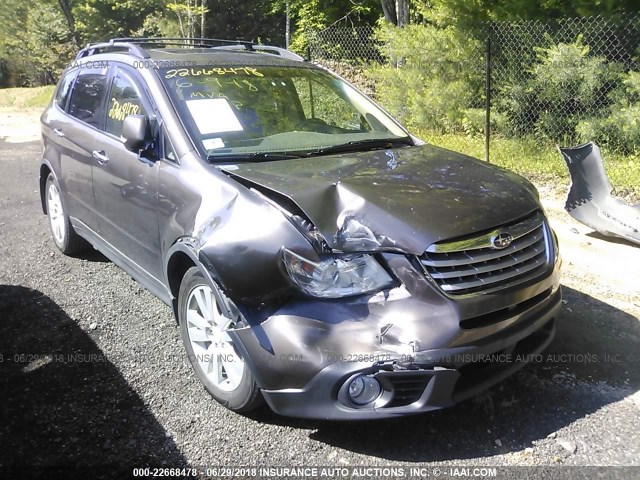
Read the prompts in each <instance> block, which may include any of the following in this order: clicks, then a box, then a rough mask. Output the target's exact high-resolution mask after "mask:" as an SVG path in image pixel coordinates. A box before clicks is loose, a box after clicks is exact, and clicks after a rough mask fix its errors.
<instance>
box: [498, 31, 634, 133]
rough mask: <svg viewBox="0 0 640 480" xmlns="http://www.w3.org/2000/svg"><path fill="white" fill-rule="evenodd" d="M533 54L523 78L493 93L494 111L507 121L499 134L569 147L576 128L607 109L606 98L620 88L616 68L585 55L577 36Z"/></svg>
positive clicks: (587, 49) (601, 58)
mask: <svg viewBox="0 0 640 480" xmlns="http://www.w3.org/2000/svg"><path fill="white" fill-rule="evenodd" d="M548 40H549V41H550V39H548ZM536 52H537V62H536V63H534V64H533V65H532V66H531V68H530V69H529V70H528V71H527V72H526V73H527V75H526V76H524V79H523V80H522V81H520V82H517V81H511V82H510V83H509V84H507V85H506V86H505V87H504V88H502V89H501V90H500V91H499V93H498V98H497V104H498V109H499V111H501V112H503V113H504V114H505V115H506V117H507V119H508V120H507V129H506V131H505V132H504V133H506V134H508V135H522V134H527V133H535V134H536V135H537V136H538V137H544V138H548V139H551V140H554V141H559V140H563V141H565V142H572V141H574V140H575V139H576V127H577V126H578V124H580V122H582V121H584V120H585V119H588V118H592V117H594V116H597V115H598V113H599V112H601V111H602V109H603V108H606V107H607V106H608V105H609V104H610V99H609V98H608V96H607V94H608V93H609V92H610V91H611V90H612V89H614V88H615V87H616V85H617V84H618V83H619V77H620V73H621V67H620V66H619V65H618V64H616V63H613V62H608V61H607V60H606V59H605V58H603V57H598V56H593V55H590V48H589V46H588V45H584V44H583V41H582V37H581V36H578V37H577V39H576V41H575V42H573V43H558V44H555V45H551V46H550V47H548V48H542V47H538V48H536Z"/></svg>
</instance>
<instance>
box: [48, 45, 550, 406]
mask: <svg viewBox="0 0 640 480" xmlns="http://www.w3.org/2000/svg"><path fill="white" fill-rule="evenodd" d="M42 135H43V142H44V149H43V155H42V164H41V167H40V189H41V197H42V207H43V209H44V212H45V213H46V214H47V215H48V217H49V221H50V222H49V223H50V226H51V233H52V236H53V241H54V242H55V243H56V245H57V246H58V248H59V249H60V250H61V251H62V252H63V253H65V254H70V255H72V254H77V253H78V252H80V251H81V250H82V249H83V248H85V247H87V246H88V245H92V246H93V247H94V248H96V249H98V250H99V251H101V252H102V253H103V254H104V255H105V256H107V257H108V258H109V259H111V260H112V261H113V262H114V263H115V264H117V265H118V266H120V267H121V268H123V269H124V270H125V271H126V272H127V273H129V274H130V275H131V276H132V277H134V278H135V279H136V280H137V281H139V282H140V283H141V284H142V285H144V286H145V287H146V288H147V289H149V290H150V291H151V292H152V293H153V294H155V295H156V296H157V297H158V298H160V299H161V300H162V301H164V302H165V303H167V304H168V305H170V306H172V307H173V310H174V312H175V315H176V318H177V321H178V323H179V325H180V329H181V335H182V338H183V340H184V344H185V348H186V352H187V356H188V358H189V360H190V362H191V364H192V365H193V368H194V371H195V373H196V375H197V376H198V378H199V379H200V381H201V382H202V383H203V385H204V386H205V387H206V389H207V390H208V392H209V393H210V394H211V395H212V396H213V397H214V398H215V399H216V400H217V401H218V402H220V403H222V404H223V405H225V406H226V407H228V408H230V409H232V410H234V411H238V412H245V411H248V410H251V409H254V408H256V407H258V406H259V405H260V404H261V403H262V402H263V401H266V403H267V404H268V405H269V406H270V407H271V408H272V409H273V410H274V411H275V412H278V413H280V414H283V415H290V416H295V417H309V418H324V419H374V418H383V417H392V416H398V415H406V414H413V413H419V412H425V411H429V410H434V409H438V408H443V407H447V406H449V405H452V404H454V403H456V402H458V401H461V400H463V399H465V398H468V397H470V396H472V395H474V394H476V393H477V392H479V391H481V390H483V389H485V388H487V387H489V386H490V385H492V384H495V383H496V382H498V381H500V380H502V379H504V378H505V377H506V376H508V375H510V374H511V373H513V372H514V371H516V370H517V369H519V368H520V367H522V366H523V365H525V364H526V363H527V361H528V360H530V359H531V358H532V357H533V356H534V355H536V354H538V353H539V352H540V351H541V350H542V349H544V348H545V347H546V346H547V345H548V344H549V342H550V341H551V339H552V337H553V334H554V316H555V315H556V313H557V311H558V308H559V306H560V303H561V293H560V288H559V266H560V261H559V258H558V246H557V243H556V239H555V235H554V234H553V232H552V230H551V229H550V228H549V224H548V222H547V220H546V218H545V214H544V212H543V209H542V207H541V205H540V202H539V199H538V194H537V192H536V190H535V188H534V187H533V186H532V185H531V184H530V183H529V182H528V181H527V180H525V179H523V178H521V177H519V176H518V175H515V174H513V173H511V172H509V171H506V170H504V169H502V168H498V167H495V166H492V165H489V164H487V163H485V162H481V161H479V160H476V159H474V158H470V157H467V156H464V155H461V154H458V153H455V152H452V151H449V150H445V149H442V148H438V147H436V146H433V145H427V144H424V142H422V141H420V140H418V139H417V138H415V137H413V136H412V135H410V134H409V132H407V130H406V129H405V128H404V127H402V125H400V124H399V123H398V122H397V121H395V120H394V119H393V118H391V116H389V114H387V113H386V112H385V111H384V110H383V109H382V108H380V107H379V106H378V105H376V104H375V103H374V102H373V101H372V100H371V99H369V98H367V97H366V96H365V95H363V94H362V93H360V92H359V91H358V90H357V89H355V88H354V87H353V86H352V85H350V84H349V83H348V82H346V81H344V80H343V79H341V78H340V77H338V76H336V75H335V74H333V73H331V72H329V71H327V70H325V69H323V68H320V67H318V66H316V65H313V64H310V63H308V62H306V61H304V60H303V59H302V58H301V57H299V56H297V55H295V54H294V53H292V52H289V51H286V50H283V49H280V48H277V47H270V46H264V45H255V44H252V43H249V42H236V41H222V40H214V39H186V40H185V39H114V40H111V41H109V42H107V43H100V44H90V45H89V46H87V47H86V48H85V49H83V50H82V51H80V53H79V54H78V55H77V57H76V59H75V61H74V62H73V63H72V64H71V65H70V66H69V67H68V68H67V69H66V71H65V72H64V74H63V75H62V77H61V79H60V83H59V85H58V87H57V90H56V92H55V95H54V98H53V99H52V102H51V104H50V105H49V106H48V108H47V109H46V111H45V112H44V114H43V115H42Z"/></svg>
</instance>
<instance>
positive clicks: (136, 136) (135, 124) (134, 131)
mask: <svg viewBox="0 0 640 480" xmlns="http://www.w3.org/2000/svg"><path fill="white" fill-rule="evenodd" d="M148 133H149V120H148V119H147V117H146V116H145V115H129V116H128V117H127V118H125V119H124V122H122V143H124V147H125V148H126V149H127V150H130V151H132V152H136V153H137V152H139V151H140V150H142V149H143V148H144V146H145V140H146V139H147V137H148Z"/></svg>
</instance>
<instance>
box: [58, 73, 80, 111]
mask: <svg viewBox="0 0 640 480" xmlns="http://www.w3.org/2000/svg"><path fill="white" fill-rule="evenodd" d="M77 75H78V71H77V70H74V71H71V72H68V73H67V74H66V75H65V76H64V77H63V78H62V80H61V81H60V86H59V87H58V91H57V92H56V98H55V102H56V104H57V105H58V106H59V107H60V108H61V109H62V110H64V109H65V107H66V106H67V100H68V99H69V94H70V93H71V85H73V81H74V80H75V79H76V76H77Z"/></svg>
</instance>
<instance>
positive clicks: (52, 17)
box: [0, 3, 75, 86]
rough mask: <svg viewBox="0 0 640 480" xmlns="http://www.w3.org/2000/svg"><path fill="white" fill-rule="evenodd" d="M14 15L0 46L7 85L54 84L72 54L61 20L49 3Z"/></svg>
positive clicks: (65, 27)
mask: <svg viewBox="0 0 640 480" xmlns="http://www.w3.org/2000/svg"><path fill="white" fill-rule="evenodd" d="M13 14H14V16H13V22H7V23H5V25H7V28H8V31H6V33H7V36H6V37H4V38H2V42H1V43H0V45H1V47H0V50H1V55H2V56H3V57H4V62H5V64H6V66H7V71H8V73H9V75H8V78H7V79H6V85H8V86H10V85H25V86H27V85H42V84H50V83H54V82H55V81H56V80H57V77H58V75H59V74H60V72H62V70H64V68H65V66H66V65H67V63H68V62H69V60H70V58H72V56H73V54H74V53H75V47H74V46H73V43H72V41H71V34H70V33H69V29H68V25H67V22H66V20H65V18H64V16H63V15H62V13H61V12H60V10H59V9H58V8H57V7H56V6H55V5H53V4H48V3H37V4H35V5H33V6H32V7H31V8H29V9H20V10H16V11H14V12H13ZM3 20H5V21H6V20H8V19H7V18H4V19H3ZM3 23H4V22H3Z"/></svg>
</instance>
